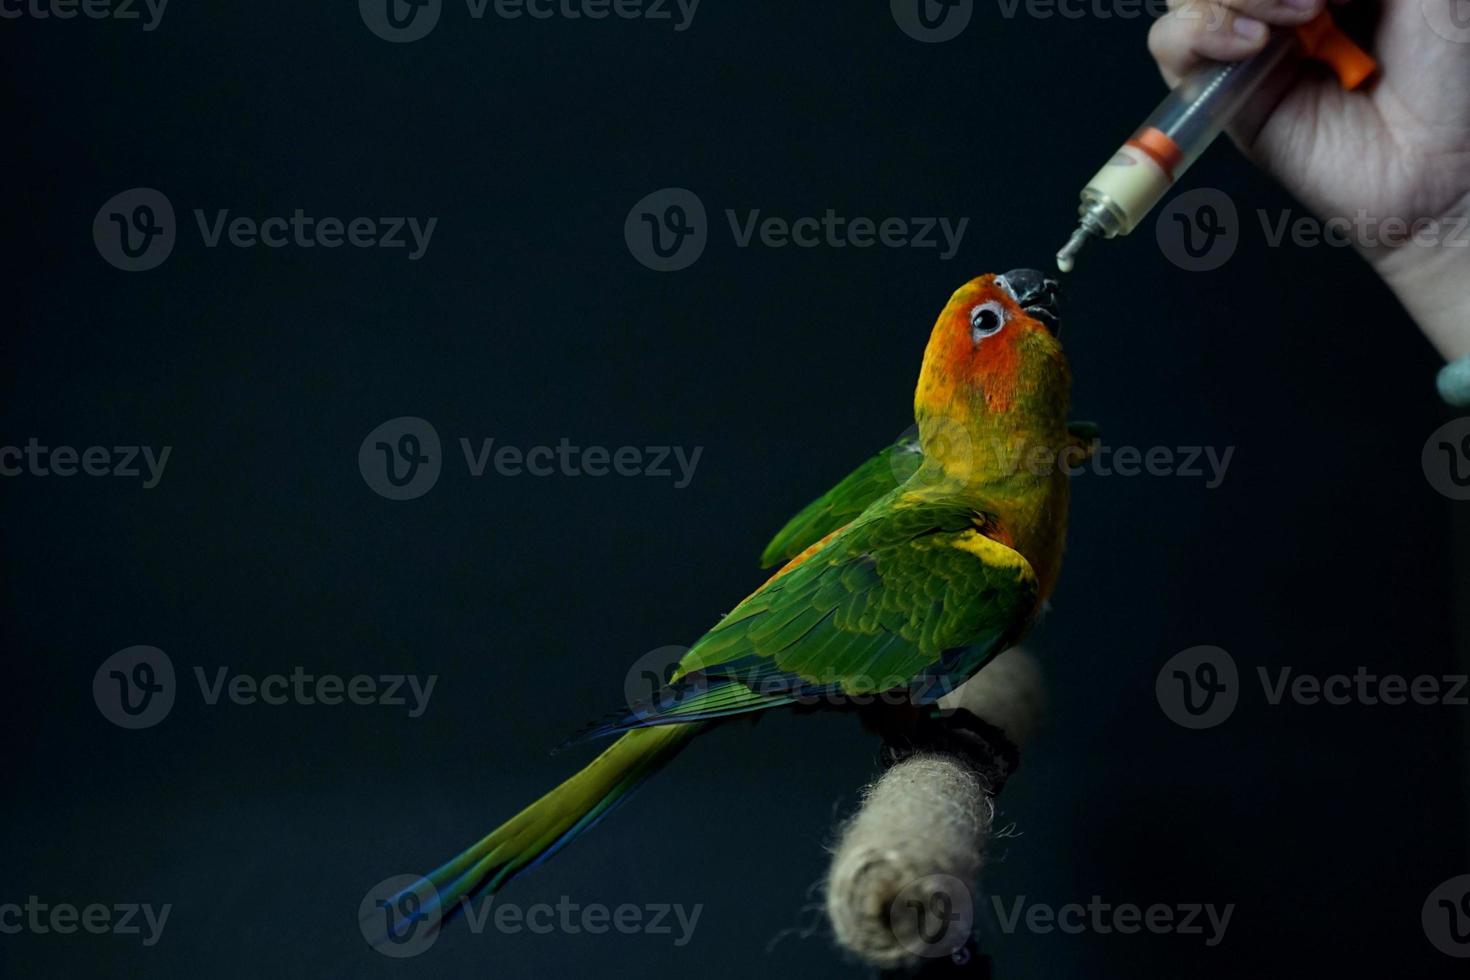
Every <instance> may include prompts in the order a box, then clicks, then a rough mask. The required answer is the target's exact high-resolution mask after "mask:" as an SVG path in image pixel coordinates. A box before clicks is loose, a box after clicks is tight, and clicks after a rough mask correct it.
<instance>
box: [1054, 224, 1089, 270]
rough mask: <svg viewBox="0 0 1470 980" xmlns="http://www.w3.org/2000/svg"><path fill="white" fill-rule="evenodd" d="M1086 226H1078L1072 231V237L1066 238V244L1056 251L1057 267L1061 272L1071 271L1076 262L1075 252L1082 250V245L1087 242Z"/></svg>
mask: <svg viewBox="0 0 1470 980" xmlns="http://www.w3.org/2000/svg"><path fill="white" fill-rule="evenodd" d="M1087 235H1088V231H1087V227H1086V226H1085V225H1084V226H1083V227H1080V228H1078V229H1077V230H1076V231H1074V232H1072V237H1071V238H1069V239H1067V244H1065V245H1063V246H1062V250H1061V251H1060V252H1058V253H1057V268H1058V269H1060V270H1062V271H1063V272H1071V271H1072V267H1073V266H1075V265H1076V264H1077V253H1078V252H1080V251H1082V246H1083V245H1085V244H1086V243H1087Z"/></svg>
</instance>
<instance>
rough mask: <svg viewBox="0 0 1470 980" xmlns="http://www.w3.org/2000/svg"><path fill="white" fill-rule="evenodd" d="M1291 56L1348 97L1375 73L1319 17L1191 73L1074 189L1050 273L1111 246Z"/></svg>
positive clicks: (1365, 56) (1354, 48) (1068, 268)
mask: <svg viewBox="0 0 1470 980" xmlns="http://www.w3.org/2000/svg"><path fill="white" fill-rule="evenodd" d="M1293 51H1300V52H1301V53H1302V54H1304V55H1306V56H1307V57H1310V58H1316V59H1318V60H1321V61H1325V62H1326V63H1327V64H1329V65H1331V66H1332V68H1333V69H1334V70H1335V71H1336V72H1337V76H1338V79H1339V80H1340V81H1341V82H1342V84H1343V86H1344V87H1345V88H1350V89H1351V88H1356V87H1358V86H1359V85H1361V84H1362V83H1363V81H1364V80H1365V79H1367V78H1368V76H1369V75H1371V74H1373V72H1374V71H1375V70H1376V67H1377V66H1376V64H1375V63H1374V61H1373V59H1372V58H1371V57H1369V56H1368V54H1367V53H1366V52H1364V51H1363V50H1362V49H1361V48H1359V47H1358V46H1357V45H1356V44H1354V43H1353V42H1352V41H1351V40H1349V39H1348V37H1347V35H1345V34H1343V33H1341V32H1340V31H1338V29H1337V27H1336V25H1335V24H1333V22H1332V18H1331V16H1330V15H1329V14H1328V13H1327V12H1326V11H1323V12H1322V13H1321V14H1320V15H1319V16H1318V17H1317V18H1315V19H1314V20H1312V21H1311V22H1310V23H1308V24H1305V25H1303V26H1302V27H1298V28H1295V29H1284V30H1276V31H1273V32H1272V34H1271V36H1270V37H1269V38H1268V39H1267V41H1266V46H1265V47H1263V48H1262V49H1261V50H1260V51H1258V52H1257V53H1256V54H1254V55H1252V56H1251V57H1249V58H1247V59H1245V60H1244V61H1235V62H1227V63H1220V62H1211V63H1209V64H1207V65H1204V66H1202V67H1200V68H1198V69H1196V70H1195V71H1194V72H1193V73H1191V74H1190V75H1188V76H1187V77H1186V78H1184V79H1183V80H1182V81H1181V82H1180V83H1179V84H1178V85H1177V86H1176V87H1175V88H1174V91H1172V92H1170V93H1169V95H1168V96H1167V97H1165V99H1164V101H1163V102H1160V103H1159V107H1158V108H1157V109H1155V110H1154V111H1153V114H1152V115H1150V116H1149V117H1148V118H1147V119H1145V120H1144V122H1143V125H1142V126H1140V127H1139V128H1138V131H1137V132H1135V133H1134V134H1133V136H1132V138H1130V139H1129V140H1128V142H1126V143H1124V144H1123V145H1122V146H1121V147H1119V148H1118V152H1116V153H1114V154H1113V157H1112V159H1111V160H1109V161H1108V162H1107V163H1106V164H1104V165H1103V168H1102V169H1101V170H1099V171H1098V172H1097V174H1096V175H1095V176H1094V177H1093V178H1092V179H1091V180H1090V181H1088V182H1087V186H1086V187H1084V188H1083V189H1082V203H1081V205H1080V206H1079V207H1078V208H1077V215H1078V217H1079V219H1080V221H1079V223H1078V226H1077V230H1076V231H1074V232H1073V233H1072V237H1071V238H1070V239H1068V241H1067V244H1066V245H1064V246H1063V247H1062V250H1061V251H1060V252H1058V253H1057V268H1058V269H1061V270H1062V271H1063V272H1071V271H1072V266H1073V264H1074V262H1075V260H1076V258H1077V253H1078V252H1079V251H1081V249H1082V246H1083V245H1084V244H1086V242H1087V239H1088V238H1091V237H1097V238H1113V237H1114V236H1117V235H1126V234H1128V233H1129V232H1131V231H1132V230H1133V229H1134V228H1136V227H1137V226H1138V223H1139V222H1140V221H1142V220H1143V217H1144V215H1146V214H1148V212H1149V211H1150V210H1152V209H1153V206H1154V205H1155V204H1157V203H1158V202H1159V200H1160V198H1162V197H1163V196H1164V195H1165V194H1166V193H1168V190H1169V188H1170V187H1172V186H1173V185H1174V182H1175V181H1176V180H1178V179H1179V178H1180V177H1181V176H1183V174H1184V171H1186V170H1188V169H1189V168H1190V166H1191V165H1193V163H1194V161H1195V160H1197V159H1199V156H1200V154H1201V153H1203V152H1204V151H1205V148H1206V147H1208V146H1209V145H1210V144H1211V143H1213V142H1214V141H1215V137H1217V136H1219V135H1220V133H1221V132H1222V131H1223V130H1224V129H1225V127H1226V126H1228V125H1229V124H1230V121H1231V120H1232V119H1234V118H1235V115H1236V113H1238V112H1239V111H1240V109H1241V107H1242V106H1244V105H1245V103H1246V102H1247V100H1249V99H1250V97H1251V95H1252V94H1254V93H1255V92H1256V90H1257V89H1259V88H1260V86H1261V83H1262V82H1264V81H1265V80H1266V79H1268V78H1269V77H1271V75H1272V74H1273V73H1274V72H1275V71H1276V69H1277V67H1279V66H1280V65H1281V63H1282V62H1283V61H1284V60H1286V58H1287V56H1288V55H1290V54H1291V53H1292V52H1293Z"/></svg>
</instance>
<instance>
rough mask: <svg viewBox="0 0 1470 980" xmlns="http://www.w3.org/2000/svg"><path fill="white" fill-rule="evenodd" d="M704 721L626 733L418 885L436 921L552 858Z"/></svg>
mask: <svg viewBox="0 0 1470 980" xmlns="http://www.w3.org/2000/svg"><path fill="white" fill-rule="evenodd" d="M703 727H704V726H703V725H700V724H697V723H693V724H680V725H658V726H654V727H650V728H639V729H635V730H634V731H630V732H628V733H627V734H626V735H623V736H622V737H621V738H619V739H618V740H617V741H616V742H614V743H613V744H612V745H610V746H609V747H608V748H607V749H606V751H604V752H603V753H602V754H601V755H599V756H598V757H597V758H596V759H593V760H592V762H591V763H590V764H588V766H587V767H586V768H585V769H583V770H582V771H581V772H579V773H577V774H576V775H575V776H573V777H571V778H570V779H568V780H567V781H566V782H564V783H562V784H561V785H560V786H558V787H557V788H556V789H554V790H552V791H551V792H549V793H547V794H546V795H545V796H543V797H541V799H539V800H537V801H536V802H535V803H532V804H531V805H530V806H528V807H526V808H525V809H524V810H522V811H521V812H520V813H518V814H516V815H515V816H514V817H511V818H510V819H509V820H507V821H506V822H505V823H503V824H501V825H500V826H499V827H496V828H495V829H494V830H492V831H491V832H490V833H489V834H487V835H486V836H485V837H483V838H481V839H480V840H479V841H478V842H477V843H475V844H473V845H471V846H470V847H468V848H466V849H465V850H464V851H463V852H461V853H460V854H459V855H458V856H457V857H454V858H453V859H451V860H450V861H448V862H447V863H446V864H444V865H443V866H442V867H440V868H439V869H438V870H437V871H435V872H433V873H432V874H430V875H429V876H428V878H427V880H426V882H425V883H421V884H420V885H419V886H418V887H417V888H415V889H411V890H414V891H417V892H419V893H420V896H421V897H423V898H425V899H427V904H426V907H425V908H424V909H423V911H424V912H425V913H435V914H434V915H433V918H434V919H435V920H436V921H438V920H443V919H448V918H450V917H452V916H453V915H454V913H455V911H456V910H457V909H459V908H460V907H461V904H460V902H461V899H466V898H473V897H474V896H475V895H477V894H479V893H481V892H483V891H491V892H495V891H499V890H500V888H501V887H502V886H504V885H505V883H506V882H508V881H510V879H511V878H513V877H515V876H516V875H518V874H520V873H521V872H523V871H528V870H530V869H531V868H534V867H535V866H536V865H538V864H540V863H541V862H542V861H545V860H546V859H547V858H549V857H551V856H552V855H553V854H555V853H556V852H557V851H559V850H561V849H562V848H563V847H565V846H566V845H567V844H569V843H570V842H571V841H572V840H573V839H575V838H576V837H577V836H578V835H580V834H581V833H583V832H584V831H586V830H588V829H589V828H591V827H592V826H593V825H594V824H595V823H597V821H598V820H600V819H602V818H603V817H604V816H606V815H607V814H608V813H609V812H610V811H611V810H612V809H613V807H615V806H616V805H617V804H618V803H620V802H622V801H623V800H625V799H627V797H628V796H629V794H631V793H632V791H633V790H634V789H635V788H637V786H638V785H639V784H640V783H642V782H643V780H645V779H647V778H648V777H649V776H651V775H653V774H654V773H655V772H657V771H658V770H659V769H661V768H662V767H663V766H664V764H665V763H667V762H668V761H669V760H670V759H672V758H673V757H674V756H675V755H677V754H678V753H679V750H680V749H682V748H683V747H684V746H685V745H686V744H687V743H688V742H689V740H690V739H691V738H693V737H694V736H695V735H696V734H698V732H699V731H700V729H701V728H703ZM425 885H428V886H432V888H429V887H425ZM432 906H437V907H432Z"/></svg>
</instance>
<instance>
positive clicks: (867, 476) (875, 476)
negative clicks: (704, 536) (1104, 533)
mask: <svg viewBox="0 0 1470 980" xmlns="http://www.w3.org/2000/svg"><path fill="white" fill-rule="evenodd" d="M1067 432H1068V434H1069V435H1070V436H1071V437H1072V438H1073V439H1074V440H1076V442H1077V443H1078V445H1080V446H1082V447H1084V448H1085V449H1086V450H1087V454H1088V455H1091V454H1092V448H1093V446H1094V445H1095V444H1096V443H1097V440H1098V427H1097V425H1096V424H1095V423H1093V422H1069V423H1067ZM923 461H924V454H923V452H922V451H921V450H920V449H919V437H918V435H917V434H910V435H906V436H903V437H902V438H900V439H899V440H898V441H897V442H895V443H894V444H893V445H891V446H889V447H888V448H887V449H885V450H883V451H882V452H880V453H879V454H878V455H876V456H874V457H872V458H871V459H869V460H868V461H867V462H865V463H863V465H861V466H859V467H858V468H857V469H855V470H853V471H852V472H851V473H849V474H847V476H845V477H844V478H843V480H842V482H841V483H839V484H837V486H835V487H833V488H832V489H831V490H828V491H827V492H826V493H824V494H822V495H821V496H820V497H818V498H817V499H816V500H813V501H812V502H811V503H809V504H807V505H806V507H804V508H803V509H802V510H801V512H800V513H798V514H797V515H796V516H795V517H793V518H792V519H791V520H789V521H787V522H786V526H785V527H783V528H782V529H781V530H780V531H779V532H778V533H777V534H776V536H775V537H774V538H772V539H771V543H770V544H768V545H766V550H765V551H764V552H762V554H761V567H762V568H770V567H771V566H772V565H779V564H782V563H784V562H788V561H790V560H791V559H793V558H795V557H796V556H797V555H799V554H801V553H802V552H803V551H805V550H806V549H808V548H810V547H811V546H812V545H814V544H816V543H817V542H818V541H820V540H822V539H823V538H825V537H826V536H827V535H829V534H831V533H832V532H833V531H835V530H837V529H838V528H840V527H842V526H843V525H844V524H846V523H848V522H849V521H851V520H854V519H855V518H856V517H857V516H858V515H859V514H861V513H862V512H863V511H865V510H867V509H868V507H869V505H871V504H872V503H873V501H875V500H878V499H879V498H881V497H882V496H883V495H884V494H886V493H888V492H889V491H890V490H892V489H893V488H894V487H897V486H898V485H899V484H901V483H903V482H904V481H905V480H907V479H908V478H909V477H911V476H913V475H914V473H915V472H917V471H918V469H919V464H920V463H922V462H923Z"/></svg>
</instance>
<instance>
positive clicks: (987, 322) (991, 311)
mask: <svg viewBox="0 0 1470 980" xmlns="http://www.w3.org/2000/svg"><path fill="white" fill-rule="evenodd" d="M1006 319H1007V314H1006V308H1005V307H1004V306H1002V305H1000V301H999V300H994V299H993V300H990V301H988V302H985V303H981V304H980V305H979V306H977V307H975V308H974V309H972V310H971V311H970V339H971V340H973V341H974V342H975V343H977V344H978V343H980V341H982V340H984V339H985V338H986V337H992V336H994V335H995V334H998V333H1000V328H1001V327H1003V326H1005V325H1006Z"/></svg>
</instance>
